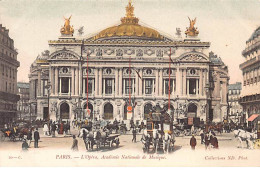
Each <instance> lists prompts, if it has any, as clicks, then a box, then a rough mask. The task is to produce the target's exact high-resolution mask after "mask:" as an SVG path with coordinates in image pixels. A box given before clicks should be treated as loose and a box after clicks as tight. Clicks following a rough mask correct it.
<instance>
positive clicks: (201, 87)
mask: <svg viewBox="0 0 260 170" xmlns="http://www.w3.org/2000/svg"><path fill="white" fill-rule="evenodd" d="M202 82H203V81H202V69H200V80H199V95H200V96H202V90H203V83H202Z"/></svg>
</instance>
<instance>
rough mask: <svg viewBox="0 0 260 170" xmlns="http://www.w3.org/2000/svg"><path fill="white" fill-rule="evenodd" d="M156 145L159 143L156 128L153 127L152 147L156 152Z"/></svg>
mask: <svg viewBox="0 0 260 170" xmlns="http://www.w3.org/2000/svg"><path fill="white" fill-rule="evenodd" d="M158 145H159V133H158V129H153V149H154V151H156V152H157V151H158Z"/></svg>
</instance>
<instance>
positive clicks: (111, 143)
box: [109, 140, 113, 148]
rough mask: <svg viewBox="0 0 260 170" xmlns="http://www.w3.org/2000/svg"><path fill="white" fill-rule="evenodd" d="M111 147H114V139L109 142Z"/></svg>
mask: <svg viewBox="0 0 260 170" xmlns="http://www.w3.org/2000/svg"><path fill="white" fill-rule="evenodd" d="M109 147H110V148H112V147H113V141H112V140H111V141H110V142H109Z"/></svg>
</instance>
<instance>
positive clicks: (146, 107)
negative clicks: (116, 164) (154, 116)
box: [144, 103, 153, 119]
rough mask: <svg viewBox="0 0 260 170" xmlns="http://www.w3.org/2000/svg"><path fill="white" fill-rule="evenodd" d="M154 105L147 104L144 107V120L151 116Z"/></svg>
mask: <svg viewBox="0 0 260 170" xmlns="http://www.w3.org/2000/svg"><path fill="white" fill-rule="evenodd" d="M152 109H153V105H152V104H151V103H147V104H146V105H144V119H146V118H147V117H148V116H149V113H150V112H151V111H152Z"/></svg>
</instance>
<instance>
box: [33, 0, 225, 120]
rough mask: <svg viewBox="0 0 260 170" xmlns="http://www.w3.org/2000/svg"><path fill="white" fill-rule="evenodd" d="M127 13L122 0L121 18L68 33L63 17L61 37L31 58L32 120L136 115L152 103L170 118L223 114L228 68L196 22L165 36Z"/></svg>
mask: <svg viewBox="0 0 260 170" xmlns="http://www.w3.org/2000/svg"><path fill="white" fill-rule="evenodd" d="M133 12H134V7H133V6H132V4H131V2H129V4H128V6H127V7H126V16H125V17H123V18H121V24H119V25H117V26H112V27H109V28H106V29H104V30H103V31H101V32H99V33H97V34H95V35H94V36H92V37H87V38H79V37H75V36H73V28H72V27H71V26H70V20H69V19H67V21H66V24H65V26H64V27H63V28H62V29H61V37H59V38H58V40H50V41H49V51H45V52H44V53H42V54H41V55H39V56H38V57H37V58H36V60H35V61H34V63H32V65H31V72H30V74H29V79H30V88H31V89H32V90H31V92H32V94H30V101H31V104H32V107H33V108H34V111H35V114H37V118H38V119H52V120H60V119H62V120H68V119H69V120H73V119H84V118H86V117H90V118H93V117H98V118H101V119H107V120H111V119H114V118H117V119H118V120H129V119H130V118H131V117H133V118H134V119H135V120H142V119H146V117H147V116H148V114H149V112H150V110H151V109H152V107H161V108H162V107H164V106H170V109H171V115H170V117H172V118H174V119H175V120H176V119H178V118H185V117H198V118H200V119H201V120H202V119H203V120H204V121H205V120H206V119H208V120H209V121H215V122H220V121H222V120H223V117H226V115H227V106H228V104H227V93H228V89H227V87H228V81H229V76H228V68H227V66H226V65H225V64H224V63H223V62H222V61H221V59H220V58H219V57H217V56H216V55H214V54H213V53H209V48H210V43H209V42H202V41H200V39H199V38H198V37H197V34H198V31H197V30H196V29H195V31H194V29H190V30H192V31H194V32H192V33H191V34H190V35H189V33H187V38H184V39H182V38H181V39H174V38H169V37H167V36H165V35H163V34H161V33H159V32H158V31H156V30H154V29H152V28H149V27H146V26H143V25H140V24H139V19H138V18H136V17H134V13H133ZM191 25H192V24H191ZM124 30H125V31H124ZM186 32H188V31H186ZM169 93H170V103H168V102H169ZM129 99H130V103H131V106H133V113H132V115H131V116H128V110H127V106H128V105H129ZM168 104H169V105H168ZM87 107H88V109H89V110H87V109H86V108H87Z"/></svg>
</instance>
